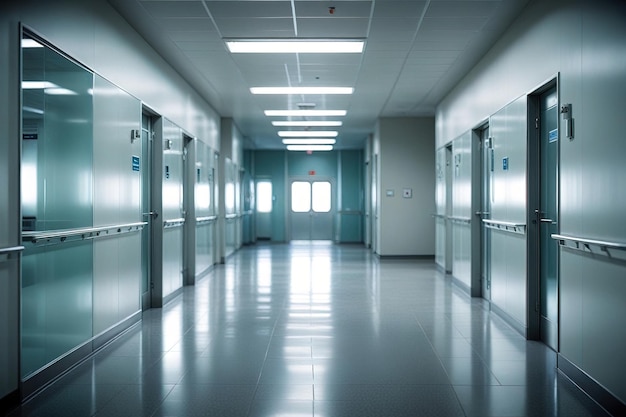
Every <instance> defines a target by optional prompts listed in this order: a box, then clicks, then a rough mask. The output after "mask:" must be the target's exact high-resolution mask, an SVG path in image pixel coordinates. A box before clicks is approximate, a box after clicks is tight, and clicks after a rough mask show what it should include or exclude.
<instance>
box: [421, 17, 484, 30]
mask: <svg viewBox="0 0 626 417" xmlns="http://www.w3.org/2000/svg"><path fill="white" fill-rule="evenodd" d="M485 23H487V18H486V17H465V18H463V17H427V18H424V20H423V21H422V25H421V27H420V30H476V31H478V30H481V29H482V28H483V26H485Z"/></svg>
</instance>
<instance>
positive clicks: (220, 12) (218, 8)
mask: <svg viewBox="0 0 626 417" xmlns="http://www.w3.org/2000/svg"><path fill="white" fill-rule="evenodd" d="M206 4H207V7H208V8H209V11H210V12H211V15H212V16H213V17H214V18H216V19H218V18H242V17H254V18H264V17H288V18H292V16H293V15H292V12H291V2H290V1H236V0H231V1H207V2H206Z"/></svg>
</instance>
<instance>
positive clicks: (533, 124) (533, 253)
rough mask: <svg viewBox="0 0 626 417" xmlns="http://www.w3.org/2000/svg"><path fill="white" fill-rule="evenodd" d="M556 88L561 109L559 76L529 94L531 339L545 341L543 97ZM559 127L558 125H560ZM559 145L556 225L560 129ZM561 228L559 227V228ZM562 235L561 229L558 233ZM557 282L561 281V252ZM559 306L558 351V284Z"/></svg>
mask: <svg viewBox="0 0 626 417" xmlns="http://www.w3.org/2000/svg"><path fill="white" fill-rule="evenodd" d="M551 89H555V90H556V95H557V108H558V106H559V104H560V90H559V78H558V74H557V75H555V76H554V77H553V78H551V79H550V80H548V81H546V82H545V83H543V84H542V85H541V86H540V87H538V88H537V89H535V90H534V91H533V92H532V93H530V94H529V95H528V190H527V201H528V205H527V207H528V209H527V219H526V224H527V225H528V239H527V245H528V260H527V271H528V278H527V290H528V300H527V302H528V304H527V312H528V313H527V314H528V333H527V337H528V339H531V340H542V331H541V327H542V326H541V262H542V256H541V253H542V251H541V249H542V247H541V229H540V228H541V225H542V224H541V223H542V222H541V220H540V219H539V216H538V214H540V209H541V189H542V188H541V187H542V185H541V152H540V145H541V143H540V141H541V129H540V126H539V122H538V121H539V120H540V116H541V102H540V100H541V96H542V95H543V94H544V93H546V92H547V91H549V90H551ZM557 126H558V122H557ZM558 141H559V144H558V145H557V154H556V178H555V181H556V184H555V186H556V217H557V218H556V219H555V220H556V222H557V225H558V224H559V220H560V219H559V217H560V216H559V194H560V189H559V175H560V166H559V158H560V142H561V135H560V130H559V137H558ZM557 227H558V226H557ZM557 232H558V230H557ZM556 256H557V259H556V265H557V272H556V278H557V283H558V282H559V280H560V279H559V278H560V277H559V274H560V272H559V269H560V268H559V259H558V257H559V252H558V251H557V254H556ZM557 303H558V305H559V308H558V313H557V314H558V317H557V323H556V327H557V329H556V346H555V350H556V351H557V352H558V350H559V345H560V342H559V339H560V337H559V333H560V316H561V315H560V291H559V288H558V284H557Z"/></svg>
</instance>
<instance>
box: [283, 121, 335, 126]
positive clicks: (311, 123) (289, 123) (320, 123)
mask: <svg viewBox="0 0 626 417" xmlns="http://www.w3.org/2000/svg"><path fill="white" fill-rule="evenodd" d="M341 125H343V122H340V121H335V120H329V121H324V120H310V121H307V120H304V121H293V122H292V121H289V120H275V121H273V122H272V126H278V127H337V126H341Z"/></svg>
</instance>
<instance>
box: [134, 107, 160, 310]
mask: <svg viewBox="0 0 626 417" xmlns="http://www.w3.org/2000/svg"><path fill="white" fill-rule="evenodd" d="M141 119H142V123H141V165H139V166H140V167H141V211H142V214H143V221H145V222H148V224H147V225H146V226H144V228H143V230H142V232H141V274H142V277H141V306H142V309H143V310H147V309H149V308H150V299H151V298H150V287H151V284H150V282H151V273H152V271H151V263H152V227H151V222H152V220H153V219H154V218H156V216H157V213H156V212H155V211H154V210H153V208H152V192H151V187H152V138H153V129H152V120H151V117H150V115H148V114H145V113H144V114H143V115H142V117H141ZM138 164H139V163H138Z"/></svg>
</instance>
